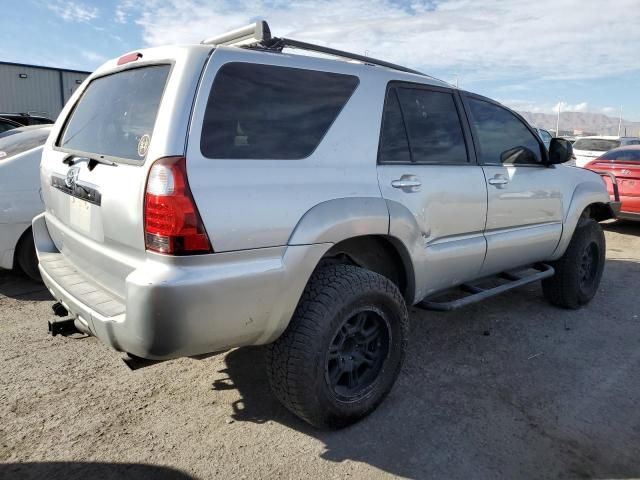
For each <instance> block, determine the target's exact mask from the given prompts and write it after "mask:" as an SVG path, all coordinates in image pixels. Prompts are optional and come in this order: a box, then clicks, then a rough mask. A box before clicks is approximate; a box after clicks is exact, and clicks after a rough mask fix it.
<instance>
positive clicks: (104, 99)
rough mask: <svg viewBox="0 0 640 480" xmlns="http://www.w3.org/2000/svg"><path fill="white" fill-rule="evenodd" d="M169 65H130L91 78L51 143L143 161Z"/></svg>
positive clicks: (90, 152) (61, 146) (77, 149)
mask: <svg viewBox="0 0 640 480" xmlns="http://www.w3.org/2000/svg"><path fill="white" fill-rule="evenodd" d="M170 69H171V65H152V66H146V67H138V68H132V69H129V70H123V71H120V72H117V73H113V74H110V75H106V76H104V77H99V78H96V79H94V80H92V81H91V83H90V84H89V85H88V87H87V89H86V90H85V91H84V93H83V94H82V97H81V98H80V100H79V101H78V103H77V105H76V106H75V108H74V110H73V112H72V113H71V116H70V118H69V119H68V120H67V124H66V126H65V129H64V133H63V134H62V137H61V138H60V139H59V140H58V143H57V146H58V147H60V148H63V149H65V150H71V151H78V152H83V153H88V154H97V155H104V156H109V157H115V158H122V159H126V160H136V161H143V160H144V156H145V154H146V148H144V149H141V148H139V147H140V145H141V140H142V139H143V137H144V136H148V138H145V139H144V141H145V143H146V144H147V145H148V140H150V137H151V136H152V134H153V127H154V125H155V121H156V116H157V114H158V108H159V107H160V102H161V100H162V94H163V92H164V87H165V85H166V83H167V78H168V76H169V71H170Z"/></svg>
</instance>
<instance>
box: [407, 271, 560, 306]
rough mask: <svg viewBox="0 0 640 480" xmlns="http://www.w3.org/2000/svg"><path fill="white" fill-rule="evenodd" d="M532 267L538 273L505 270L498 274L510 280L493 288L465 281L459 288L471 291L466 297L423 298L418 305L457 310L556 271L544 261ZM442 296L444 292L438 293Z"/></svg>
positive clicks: (549, 275) (467, 291) (548, 275)
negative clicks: (527, 273)
mask: <svg viewBox="0 0 640 480" xmlns="http://www.w3.org/2000/svg"><path fill="white" fill-rule="evenodd" d="M531 268H533V269H535V270H537V272H536V273H531V274H529V275H525V276H519V275H515V274H513V273H509V272H504V273H501V274H499V275H498V277H499V278H502V279H505V280H508V281H509V282H508V283H505V284H502V285H498V286H497V287H493V288H486V289H485V288H481V287H479V286H477V285H472V284H469V283H464V284H462V285H460V286H459V287H458V288H459V289H460V290H462V291H463V292H464V293H470V294H471V295H467V296H466V297H462V298H459V299H456V300H450V301H444V302H437V301H433V300H423V301H421V302H420V303H418V304H417V305H416V307H419V308H423V309H425V310H437V311H439V312H448V311H450V310H456V309H458V308H461V307H466V306H467V305H470V304H472V303H476V302H479V301H481V300H484V299H486V298H489V297H493V296H494V295H498V294H500V293H504V292H507V291H509V290H511V289H514V288H518V287H521V286H523V285H526V284H528V283H533V282H537V281H538V280H542V279H543V278H548V277H552V276H553V275H554V274H555V273H556V272H555V270H554V269H553V267H552V266H551V265H546V264H543V263H540V264H536V265H534V266H532V267H531ZM438 296H442V294H439V295H437V296H436V297H435V298H437V297H438Z"/></svg>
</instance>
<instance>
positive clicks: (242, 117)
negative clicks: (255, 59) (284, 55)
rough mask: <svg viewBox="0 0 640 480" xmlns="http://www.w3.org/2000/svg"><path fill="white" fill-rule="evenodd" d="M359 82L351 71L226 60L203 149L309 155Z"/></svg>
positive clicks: (208, 153) (223, 154)
mask: <svg viewBox="0 0 640 480" xmlns="http://www.w3.org/2000/svg"><path fill="white" fill-rule="evenodd" d="M357 85H358V78H357V77H354V76H351V75H343V74H338V73H328V72H319V71H314V70H302V69H298V68H289V67H276V66H272V65H256V64H248V63H229V64H226V65H224V66H223V67H222V68H221V69H220V71H219V72H218V74H217V75H216V79H215V81H214V83H213V87H212V90H211V94H210V96H209V100H208V102H207V109H206V111H205V114H204V123H203V125H202V137H201V140H200V149H201V151H202V153H203V155H204V156H205V157H208V158H228V159H239V158H244V159H282V160H293V159H301V158H305V157H307V156H309V155H310V154H311V153H312V152H313V151H314V150H315V148H316V147H317V146H318V144H319V143H320V141H321V140H322V138H323V137H324V135H325V134H326V133H327V131H328V130H329V127H330V126H331V124H332V123H333V121H334V120H335V119H336V117H337V116H338V114H339V113H340V111H341V110H342V107H344V105H345V104H346V103H347V101H348V100H349V97H351V94H352V93H353V91H354V90H355V89H356V86H357Z"/></svg>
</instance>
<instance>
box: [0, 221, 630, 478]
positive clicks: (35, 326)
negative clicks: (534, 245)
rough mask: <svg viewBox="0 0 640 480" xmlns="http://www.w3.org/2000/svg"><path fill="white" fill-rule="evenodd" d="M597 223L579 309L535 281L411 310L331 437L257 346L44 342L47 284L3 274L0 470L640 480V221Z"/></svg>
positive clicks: (53, 474)
mask: <svg viewBox="0 0 640 480" xmlns="http://www.w3.org/2000/svg"><path fill="white" fill-rule="evenodd" d="M606 229H607V241H608V256H609V260H608V261H607V266H606V271H605V275H604V279H603V283H602V288H601V290H600V292H599V294H598V296H597V297H596V299H595V300H594V301H593V303H592V304H591V305H589V306H588V308H585V309H583V310H580V311H563V310H558V309H556V308H553V307H551V306H549V305H547V304H546V303H545V301H544V300H543V299H542V296H541V292H540V287H539V286H538V285H535V286H530V287H525V288H524V289H521V290H519V291H517V292H515V293H508V294H505V295H503V296H501V297H499V298H494V299H491V300H489V301H486V302H485V303H482V304H478V305H476V306H473V307H469V308H466V309H464V310H461V311H458V312H455V313H448V314H436V313H431V312H422V311H418V310H415V311H414V312H413V313H412V332H411V333H412V337H411V339H412V343H411V347H410V350H409V355H408V358H407V359H406V363H405V367H404V370H403V373H402V375H401V377H400V379H399V381H398V383H397V384H396V386H395V388H394V389H393V391H392V393H391V395H390V396H389V398H388V399H387V400H386V401H385V402H384V404H383V405H382V406H381V408H380V409H379V410H378V411H377V412H375V413H374V414H373V415H371V416H370V417H369V418H367V419H366V420H364V421H363V422H361V423H359V424H358V425H356V426H354V427H351V428H349V429H346V430H343V431H340V432H321V431H316V430H314V429H312V428H311V427H308V426H307V425H306V424H304V423H302V422H301V421H299V420H297V419H296V418H295V417H294V416H293V415H291V414H290V413H288V411H286V410H285V409H284V408H283V407H281V406H280V405H279V404H278V403H277V402H276V400H275V399H274V398H273V397H272V396H271V394H270V392H269V388H268V385H267V383H266V380H265V376H264V375H263V352H262V350H261V349H259V348H252V349H239V350H233V351H231V352H227V353H225V354H219V355H217V356H214V357H210V358H208V359H205V360H192V359H183V360H178V361H173V362H167V363H162V364H158V365H155V366H152V367H148V368H145V369H142V370H138V371H135V372H130V371H129V370H128V369H127V368H126V367H125V365H124V364H123V363H122V362H121V361H120V360H119V357H118V355H117V354H116V353H114V352H112V351H110V350H109V349H107V348H106V347H104V346H102V345H101V344H100V343H98V342H97V341H96V340H95V339H93V338H87V339H77V340H74V339H68V338H66V339H65V338H61V337H56V338H51V337H49V336H47V335H46V320H47V319H48V318H49V316H50V305H51V301H50V299H49V298H48V296H47V294H46V292H44V291H43V290H42V289H41V287H39V286H38V285H36V284H33V283H30V282H28V281H26V280H24V279H21V278H19V277H16V276H14V275H12V274H9V273H3V274H0V478H3V479H4V478H12V479H13V478H34V479H35V478H38V479H39V478H57V479H84V478H154V479H156V478H179V479H188V478H213V477H220V478H243V477H246V478H256V477H263V478H268V477H284V478H303V477H309V478H345V477H349V478H367V479H369V478H381V477H387V476H393V475H397V476H401V477H408V478H452V479H453V478H460V479H463V478H464V479H466V478H474V479H482V478H491V479H493V478H509V479H511V478H519V479H526V478H536V479H540V478H557V477H563V478H567V477H569V478H574V477H575V478H593V477H595V478H632V477H639V476H640V412H639V410H638V405H640V302H639V301H638V296H640V225H633V224H614V225H609V226H607V227H606Z"/></svg>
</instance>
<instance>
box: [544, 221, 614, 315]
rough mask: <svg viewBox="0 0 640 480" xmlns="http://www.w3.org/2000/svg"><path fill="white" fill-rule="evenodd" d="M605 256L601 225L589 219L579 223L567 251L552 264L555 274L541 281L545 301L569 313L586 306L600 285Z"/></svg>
mask: <svg viewBox="0 0 640 480" xmlns="http://www.w3.org/2000/svg"><path fill="white" fill-rule="evenodd" d="M605 253H606V243H605V238H604V232H603V231H602V227H601V226H600V224H599V223H598V222H596V221H595V220H593V219H591V218H588V219H585V220H582V221H581V222H580V224H579V225H578V226H577V227H576V230H575V232H573V237H572V238H571V242H570V243H569V246H568V247H567V251H566V252H565V253H564V255H563V256H562V257H561V258H560V259H558V260H557V261H556V262H554V263H552V266H553V267H554V268H555V270H556V274H555V275H554V276H553V277H551V278H547V279H545V280H543V281H542V291H543V293H544V296H545V298H546V299H547V300H549V302H551V303H552V304H554V305H557V306H559V307H563V308H571V309H577V308H580V307H581V306H582V305H586V304H587V303H589V302H590V301H591V299H592V298H593V297H594V296H595V294H596V292H597V291H598V286H599V285H600V279H601V278H602V272H603V270H604V260H605Z"/></svg>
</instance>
